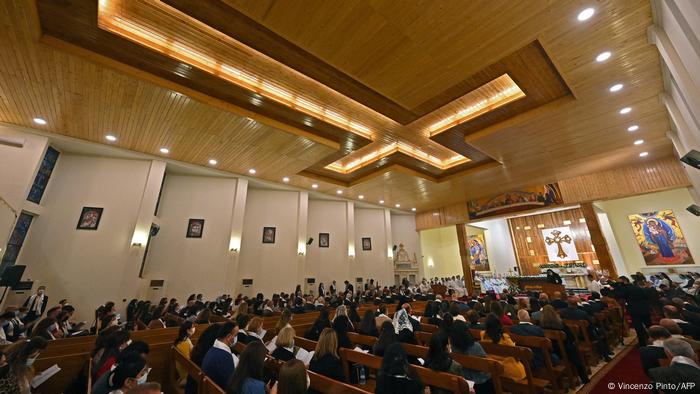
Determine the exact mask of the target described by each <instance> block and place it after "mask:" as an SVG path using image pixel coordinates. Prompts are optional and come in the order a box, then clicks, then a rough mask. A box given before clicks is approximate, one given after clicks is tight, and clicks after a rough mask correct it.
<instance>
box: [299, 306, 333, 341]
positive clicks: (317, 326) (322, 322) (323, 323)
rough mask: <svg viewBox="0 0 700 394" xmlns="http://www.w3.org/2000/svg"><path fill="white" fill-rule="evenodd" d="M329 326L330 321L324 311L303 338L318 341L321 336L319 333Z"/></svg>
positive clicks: (326, 312) (326, 311)
mask: <svg viewBox="0 0 700 394" xmlns="http://www.w3.org/2000/svg"><path fill="white" fill-rule="evenodd" d="M330 326H331V321H330V320H329V319H328V310H326V309H324V310H322V311H321V312H320V313H319V314H318V317H317V318H316V321H314V325H313V326H311V328H309V331H307V332H306V335H304V338H306V339H310V340H312V341H318V338H319V336H320V335H321V331H323V329H324V328H327V327H330Z"/></svg>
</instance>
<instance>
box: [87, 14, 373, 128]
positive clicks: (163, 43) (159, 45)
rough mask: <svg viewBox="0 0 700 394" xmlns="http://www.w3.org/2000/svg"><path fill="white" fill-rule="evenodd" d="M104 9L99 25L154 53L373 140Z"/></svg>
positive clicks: (351, 124)
mask: <svg viewBox="0 0 700 394" xmlns="http://www.w3.org/2000/svg"><path fill="white" fill-rule="evenodd" d="M105 3H106V2H105ZM104 10H106V5H105V6H103V3H102V2H101V3H100V12H99V25H100V27H101V28H103V29H105V30H108V31H110V32H112V33H114V34H117V35H119V36H122V37H124V38H126V39H128V40H131V41H134V42H136V43H138V44H140V45H143V46H146V47H148V48H150V49H152V50H154V51H156V52H159V53H161V54H163V55H166V56H169V57H172V58H174V59H176V60H179V61H181V62H183V63H186V64H191V65H192V66H194V67H197V68H199V69H201V70H203V71H205V72H208V73H210V74H213V75H216V76H218V77H221V78H223V79H225V80H227V81H229V82H232V83H234V84H236V85H239V86H242V87H244V88H246V89H248V90H251V91H253V92H255V93H258V94H260V95H261V96H265V97H267V98H269V99H272V100H275V101H277V102H278V103H281V104H283V105H286V106H288V107H290V108H294V109H297V110H299V111H301V112H304V113H306V114H307V115H311V116H313V117H315V118H318V119H321V120H323V121H325V122H328V123H330V124H333V125H335V126H338V127H340V128H342V129H344V130H347V131H349V132H351V133H353V134H357V135H359V136H362V137H365V138H367V139H370V140H372V139H373V133H372V131H371V130H370V129H369V128H368V127H367V126H364V125H362V124H360V123H358V122H355V121H352V120H350V119H349V118H348V117H346V116H343V115H341V114H339V113H338V112H335V111H333V110H331V109H328V108H324V107H323V106H321V105H319V104H316V103H314V102H312V101H311V100H310V99H308V98H306V97H302V96H299V95H298V94H295V93H292V92H289V91H287V90H285V89H283V88H281V87H279V86H277V85H274V84H273V83H270V82H267V81H264V80H263V79H262V78H260V77H258V76H255V75H253V74H250V73H248V72H246V71H244V70H240V69H238V68H235V67H232V66H229V65H227V64H221V63H219V62H217V61H216V60H214V59H213V58H211V57H208V56H206V55H204V54H202V53H200V52H198V51H196V50H194V49H192V48H189V47H187V46H186V45H184V44H182V43H180V42H177V41H175V40H171V39H169V38H167V37H165V36H163V35H160V34H158V33H155V32H153V31H151V30H149V29H147V28H145V27H144V26H142V25H140V24H138V23H135V22H133V21H130V20H126V19H124V18H121V17H119V16H116V15H110V18H107V17H104V16H103V14H104V12H103V11H104Z"/></svg>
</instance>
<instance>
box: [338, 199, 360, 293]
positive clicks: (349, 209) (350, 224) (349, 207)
mask: <svg viewBox="0 0 700 394" xmlns="http://www.w3.org/2000/svg"><path fill="white" fill-rule="evenodd" d="M345 227H346V229H347V238H348V254H347V256H348V257H347V264H346V266H345V270H344V272H339V274H340V275H342V276H340V275H338V277H345V278H356V277H357V273H358V272H357V265H356V264H355V256H357V251H356V250H355V203H353V202H352V201H347V202H346V203H345ZM348 280H353V279H348Z"/></svg>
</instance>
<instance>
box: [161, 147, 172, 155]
mask: <svg viewBox="0 0 700 394" xmlns="http://www.w3.org/2000/svg"><path fill="white" fill-rule="evenodd" d="M160 153H163V154H165V155H167V154H168V153H170V149H168V148H160Z"/></svg>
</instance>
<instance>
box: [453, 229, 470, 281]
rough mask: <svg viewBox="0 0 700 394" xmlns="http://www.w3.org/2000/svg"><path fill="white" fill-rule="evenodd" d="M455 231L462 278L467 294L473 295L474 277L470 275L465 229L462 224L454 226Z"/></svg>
mask: <svg viewBox="0 0 700 394" xmlns="http://www.w3.org/2000/svg"><path fill="white" fill-rule="evenodd" d="M455 230H456V231H457V243H458V244H459V257H460V259H461V260H462V273H463V275H462V277H463V278H464V283H465V285H466V286H467V293H468V294H473V293H474V276H473V275H472V268H471V267H472V262H471V256H469V249H467V229H466V227H465V225H464V224H457V225H455Z"/></svg>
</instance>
